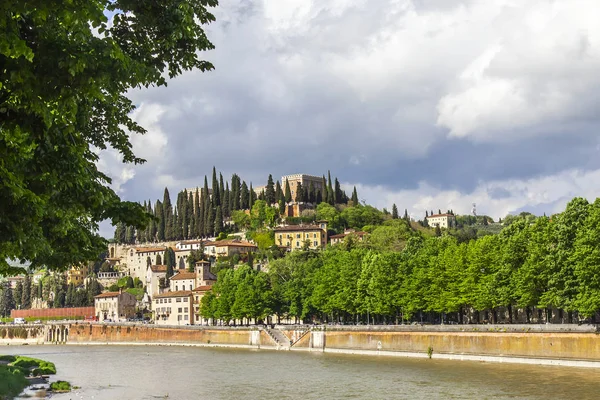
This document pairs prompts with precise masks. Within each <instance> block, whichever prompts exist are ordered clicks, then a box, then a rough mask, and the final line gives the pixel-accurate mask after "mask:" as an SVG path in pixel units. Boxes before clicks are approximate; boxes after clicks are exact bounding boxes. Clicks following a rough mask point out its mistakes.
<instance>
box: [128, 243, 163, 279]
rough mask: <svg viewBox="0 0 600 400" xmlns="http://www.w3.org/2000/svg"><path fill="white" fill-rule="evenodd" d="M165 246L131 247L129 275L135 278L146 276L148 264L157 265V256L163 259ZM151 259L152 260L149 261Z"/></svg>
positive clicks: (129, 251) (129, 252)
mask: <svg viewBox="0 0 600 400" xmlns="http://www.w3.org/2000/svg"><path fill="white" fill-rule="evenodd" d="M165 249H166V248H165V247H131V248H129V250H128V251H127V261H126V264H127V269H126V271H125V272H127V275H130V276H131V277H133V278H136V277H137V278H140V279H143V278H144V273H145V271H146V269H147V266H148V264H150V265H155V264H156V258H157V256H160V257H161V259H162V256H163V254H164V253H165ZM148 259H150V262H148Z"/></svg>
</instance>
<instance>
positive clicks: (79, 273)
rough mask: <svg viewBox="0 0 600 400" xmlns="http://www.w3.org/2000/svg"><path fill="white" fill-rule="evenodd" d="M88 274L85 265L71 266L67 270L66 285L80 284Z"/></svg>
mask: <svg viewBox="0 0 600 400" xmlns="http://www.w3.org/2000/svg"><path fill="white" fill-rule="evenodd" d="M87 275H88V268H87V267H71V269H69V270H68V271H67V285H70V284H73V285H74V286H75V287H77V286H81V285H83V284H84V282H85V278H86V277H87Z"/></svg>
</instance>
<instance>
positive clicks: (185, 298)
mask: <svg viewBox="0 0 600 400" xmlns="http://www.w3.org/2000/svg"><path fill="white" fill-rule="evenodd" d="M190 289H191V288H190ZM183 302H184V303H187V302H188V298H187V297H184V298H183Z"/></svg>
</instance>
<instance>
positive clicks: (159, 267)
mask: <svg viewBox="0 0 600 400" xmlns="http://www.w3.org/2000/svg"><path fill="white" fill-rule="evenodd" d="M150 269H151V270H152V272H167V266H166V265H151V266H150Z"/></svg>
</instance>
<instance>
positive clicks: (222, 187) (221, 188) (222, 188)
mask: <svg viewBox="0 0 600 400" xmlns="http://www.w3.org/2000/svg"><path fill="white" fill-rule="evenodd" d="M224 197H225V185H224V184H223V174H222V173H220V172H219V205H220V206H222V205H223V202H224V201H225V198H224Z"/></svg>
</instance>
